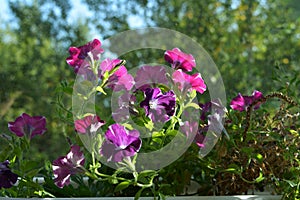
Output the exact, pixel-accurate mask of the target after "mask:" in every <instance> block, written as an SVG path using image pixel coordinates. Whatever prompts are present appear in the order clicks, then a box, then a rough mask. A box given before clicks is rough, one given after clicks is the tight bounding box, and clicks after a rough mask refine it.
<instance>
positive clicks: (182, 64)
mask: <svg viewBox="0 0 300 200" xmlns="http://www.w3.org/2000/svg"><path fill="white" fill-rule="evenodd" d="M164 57H165V60H166V61H167V62H168V63H170V64H171V65H172V68H173V69H182V70H184V71H192V70H193V67H195V66H196V62H195V58H194V57H193V56H192V55H191V54H186V53H183V52H182V51H181V50H180V49H178V48H174V49H172V50H168V51H166V52H165V56H164Z"/></svg>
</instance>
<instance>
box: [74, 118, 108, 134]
mask: <svg viewBox="0 0 300 200" xmlns="http://www.w3.org/2000/svg"><path fill="white" fill-rule="evenodd" d="M104 124H105V122H104V121H103V120H101V119H100V117H99V116H95V115H88V116H85V117H84V118H83V119H78V120H76V121H75V130H76V131H77V132H78V133H83V134H86V133H95V132H96V131H97V130H98V129H99V128H100V127H101V126H103V125H104Z"/></svg>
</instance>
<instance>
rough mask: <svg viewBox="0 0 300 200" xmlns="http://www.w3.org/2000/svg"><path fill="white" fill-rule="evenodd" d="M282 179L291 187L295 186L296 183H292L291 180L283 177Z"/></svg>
mask: <svg viewBox="0 0 300 200" xmlns="http://www.w3.org/2000/svg"><path fill="white" fill-rule="evenodd" d="M284 181H285V182H287V183H288V184H289V185H290V186H291V187H296V186H297V183H294V182H293V181H290V180H286V179H284Z"/></svg>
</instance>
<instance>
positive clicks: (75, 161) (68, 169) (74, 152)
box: [52, 145, 85, 188]
mask: <svg viewBox="0 0 300 200" xmlns="http://www.w3.org/2000/svg"><path fill="white" fill-rule="evenodd" d="M84 162H85V159H84V155H83V152H81V151H80V147H79V146H77V145H73V146H71V150H70V152H69V153H68V154H67V155H66V156H61V157H59V158H58V159H56V160H54V161H53V163H52V169H53V174H54V178H55V179H54V183H55V185H57V187H60V188H63V187H64V186H66V185H69V184H70V177H71V175H74V174H77V173H81V172H83V169H82V166H83V165H84Z"/></svg>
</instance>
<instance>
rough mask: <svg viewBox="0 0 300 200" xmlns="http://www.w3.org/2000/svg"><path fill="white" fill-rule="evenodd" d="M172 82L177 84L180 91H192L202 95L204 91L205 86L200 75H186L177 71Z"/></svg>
mask: <svg viewBox="0 0 300 200" xmlns="http://www.w3.org/2000/svg"><path fill="white" fill-rule="evenodd" d="M173 81H174V83H175V84H178V86H179V89H180V90H181V91H185V90H186V89H188V90H191V89H193V90H196V91H197V92H199V93H201V94H203V93H204V92H205V90H206V85H205V83H204V80H203V79H202V77H201V74H200V73H196V74H193V75H188V74H186V73H184V72H183V71H182V70H181V69H179V70H176V71H175V72H174V73H173Z"/></svg>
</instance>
